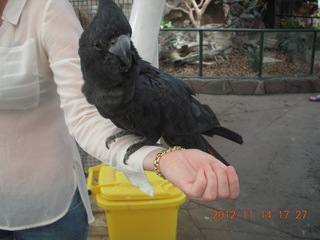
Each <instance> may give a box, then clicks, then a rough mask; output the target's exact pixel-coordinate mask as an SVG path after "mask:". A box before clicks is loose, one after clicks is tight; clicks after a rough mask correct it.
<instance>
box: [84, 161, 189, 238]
mask: <svg viewBox="0 0 320 240" xmlns="http://www.w3.org/2000/svg"><path fill="white" fill-rule="evenodd" d="M88 173H89V175H88V179H87V184H88V189H89V190H90V191H91V192H92V196H93V197H94V198H95V199H96V201H97V204H98V206H100V207H101V208H103V209H105V212H106V217H107V224H108V232H109V237H110V240H126V239H128V240H129V239H130V240H132V239H139V240H174V239H176V232H177V217H178V209H179V205H181V204H182V203H183V202H184V201H185V199H186V197H185V195H184V193H183V192H182V191H181V190H180V189H178V188H177V187H175V186H173V185H172V184H171V183H170V182H168V181H166V180H163V179H162V178H160V177H158V176H157V175H156V174H155V173H153V172H149V171H146V172H145V173H146V176H147V178H148V179H149V181H150V183H151V184H152V185H153V187H154V197H153V198H152V197H150V196H148V195H147V194H145V193H143V192H142V191H140V190H139V189H137V188H136V187H134V186H133V185H132V184H130V183H129V182H128V180H127V179H126V177H125V176H124V174H123V173H122V172H120V171H114V170H112V168H111V167H110V166H108V165H106V164H102V165H99V166H96V167H92V168H89V171H88Z"/></svg>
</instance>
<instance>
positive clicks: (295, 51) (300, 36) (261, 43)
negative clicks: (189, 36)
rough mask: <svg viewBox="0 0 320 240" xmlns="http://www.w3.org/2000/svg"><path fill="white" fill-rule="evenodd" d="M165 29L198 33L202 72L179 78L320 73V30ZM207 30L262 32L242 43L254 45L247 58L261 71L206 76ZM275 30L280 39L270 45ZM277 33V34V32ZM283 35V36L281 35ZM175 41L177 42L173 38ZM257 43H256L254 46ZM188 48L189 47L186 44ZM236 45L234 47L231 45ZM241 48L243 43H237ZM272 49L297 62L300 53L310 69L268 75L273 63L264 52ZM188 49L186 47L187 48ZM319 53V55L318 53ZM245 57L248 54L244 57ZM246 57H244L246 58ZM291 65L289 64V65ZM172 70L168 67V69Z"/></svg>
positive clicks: (245, 47)
mask: <svg viewBox="0 0 320 240" xmlns="http://www.w3.org/2000/svg"><path fill="white" fill-rule="evenodd" d="M161 31H164V32H165V31H169V32H198V35H197V36H198V37H197V41H198V46H199V48H198V55H199V57H198V61H197V63H198V74H197V75H187V76H186V75H179V76H178V77H181V78H222V77H229V78H230V77H231V78H237V77H239V78H270V77H279V76H308V75H318V74H319V72H320V65H319V61H317V69H316V71H315V59H316V58H315V57H316V52H318V51H317V50H320V49H319V46H320V36H319V34H318V32H319V31H320V29H203V28H200V29H195V28H191V29H187V28H167V29H161ZM207 32H231V33H233V35H240V38H241V34H244V33H245V34H247V33H253V34H254V33H256V34H259V37H258V39H256V40H254V39H252V40H251V41H248V42H249V43H248V42H247V43H245V42H242V45H243V46H242V47H243V49H242V50H247V49H248V48H249V47H248V46H249V45H253V47H252V46H251V49H252V48H255V49H252V50H251V51H253V52H251V56H249V57H248V58H251V59H247V60H251V62H252V61H253V62H254V63H252V64H254V65H255V66H256V67H253V68H256V69H257V74H256V75H255V76H232V75H228V76H226V75H220V76H216V75H206V76H205V75H204V74H203V72H204V71H203V69H204V64H203V62H204V57H203V55H204V50H203V48H204V44H203V42H204V34H205V33H207ZM272 33H276V35H277V36H276V39H273V41H275V42H276V43H275V42H273V43H272V45H273V46H272V47H270V39H269V43H268V46H266V44H265V43H266V39H267V38H266V35H268V34H269V35H271V34H272ZM273 35H274V34H273ZM279 36H280V37H279ZM172 40H173V39H172V37H171V42H172ZM211 40H212V41H215V40H214V39H211ZM173 42H174V41H173ZM254 45H255V46H254ZM193 46H194V44H193ZM184 47H185V48H186V46H184ZM231 47H234V46H231ZM236 47H239V46H236ZM270 49H272V50H271V52H273V54H274V55H276V54H279V53H282V55H285V56H287V57H288V58H289V59H290V63H292V64H293V63H294V57H295V56H299V57H300V58H302V63H303V64H306V65H308V67H307V69H308V70H307V71H306V70H305V69H306V67H305V68H304V70H302V71H305V72H294V71H291V73H292V74H285V75H283V74H281V71H280V75H272V74H270V73H269V74H267V75H264V71H263V70H264V65H266V64H269V62H268V61H264V60H266V58H265V57H264V54H265V52H266V51H267V50H269V54H270ZM184 51H185V50H184ZM318 55H319V54H318ZM243 57H245V56H243ZM267 59H269V60H270V59H271V58H270V56H268V58H267ZM243 60H244V59H243ZM274 60H275V62H278V64H280V63H281V62H284V61H285V59H282V60H281V59H274ZM286 66H287V65H286ZM214 67H216V66H214ZM167 70H168V69H167Z"/></svg>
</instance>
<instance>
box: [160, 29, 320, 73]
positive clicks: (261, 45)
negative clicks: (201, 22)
mask: <svg viewBox="0 0 320 240" xmlns="http://www.w3.org/2000/svg"><path fill="white" fill-rule="evenodd" d="M160 31H196V32H198V34H199V38H198V39H199V69H198V75H196V76H191V75H190V76H185V75H183V76H177V77H180V78H221V77H226V76H203V35H204V32H208V31H209V32H211V31H212V32H213V31H220V32H256V33H259V34H260V40H259V51H260V52H259V66H258V76H257V77H258V78H270V77H279V76H263V64H264V63H263V58H264V56H263V55H264V45H265V38H264V36H265V33H270V32H280V33H283V32H288V33H297V32H306V33H312V34H313V40H312V48H311V62H310V68H309V69H310V70H309V73H307V74H293V75H292V76H306V75H307V76H308V75H318V74H319V73H314V62H315V52H316V40H317V35H318V32H320V29H229V28H228V29H224V28H223V29H220V28H219V29H203V28H162V29H160ZM290 76H291V75H290ZM227 77H228V78H244V77H243V76H241V77H238V76H227ZM257 77H249V76H248V77H245V78H257ZM281 77H283V76H282V75H281Z"/></svg>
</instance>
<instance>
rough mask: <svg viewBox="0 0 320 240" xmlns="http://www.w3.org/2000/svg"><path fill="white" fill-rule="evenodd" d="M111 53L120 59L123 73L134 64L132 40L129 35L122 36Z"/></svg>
mask: <svg viewBox="0 0 320 240" xmlns="http://www.w3.org/2000/svg"><path fill="white" fill-rule="evenodd" d="M109 52H110V53H112V54H114V55H116V56H118V57H119V58H120V60H121V62H122V64H121V71H122V72H126V71H128V70H129V69H130V67H131V63H132V54H131V40H130V38H129V37H128V36H127V35H121V36H120V37H119V38H118V39H117V42H116V43H115V44H114V45H113V46H111V47H110V49H109Z"/></svg>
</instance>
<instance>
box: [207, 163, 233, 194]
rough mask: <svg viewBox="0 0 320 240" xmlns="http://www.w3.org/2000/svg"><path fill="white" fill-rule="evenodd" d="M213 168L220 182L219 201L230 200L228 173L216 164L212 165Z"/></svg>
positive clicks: (218, 189)
mask: <svg viewBox="0 0 320 240" xmlns="http://www.w3.org/2000/svg"><path fill="white" fill-rule="evenodd" d="M211 167H212V169H213V171H214V172H215V174H216V176H217V181H218V188H217V191H218V192H217V199H225V198H229V194H230V190H229V180H228V176H227V173H226V171H225V170H224V169H223V168H221V167H220V166H219V165H218V164H216V163H213V164H211Z"/></svg>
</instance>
